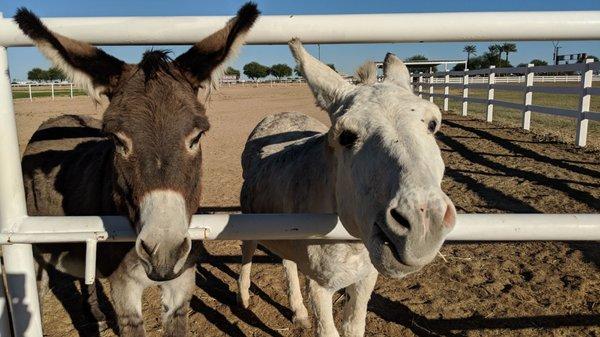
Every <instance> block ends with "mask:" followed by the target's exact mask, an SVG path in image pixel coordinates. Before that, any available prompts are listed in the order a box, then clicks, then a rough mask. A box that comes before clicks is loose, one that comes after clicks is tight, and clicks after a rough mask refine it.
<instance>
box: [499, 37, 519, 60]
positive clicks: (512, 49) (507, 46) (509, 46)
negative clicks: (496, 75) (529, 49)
mask: <svg viewBox="0 0 600 337" xmlns="http://www.w3.org/2000/svg"><path fill="white" fill-rule="evenodd" d="M501 50H502V51H503V52H505V53H506V64H507V65H508V54H509V53H516V52H517V45H516V44H514V43H508V42H505V43H503V44H502V46H501Z"/></svg>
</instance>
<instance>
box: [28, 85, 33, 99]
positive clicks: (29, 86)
mask: <svg viewBox="0 0 600 337" xmlns="http://www.w3.org/2000/svg"><path fill="white" fill-rule="evenodd" d="M27 87H28V88H29V100H30V101H33V96H31V84H29V85H27Z"/></svg>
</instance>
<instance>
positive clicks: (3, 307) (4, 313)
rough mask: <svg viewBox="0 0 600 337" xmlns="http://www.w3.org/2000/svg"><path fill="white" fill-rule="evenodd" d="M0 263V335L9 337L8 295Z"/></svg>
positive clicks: (10, 333) (10, 334)
mask: <svg viewBox="0 0 600 337" xmlns="http://www.w3.org/2000/svg"><path fill="white" fill-rule="evenodd" d="M2 269H3V268H2V265H0V336H2V337H4V336H6V337H10V336H12V331H11V330H10V315H9V311H8V305H9V302H8V297H7V292H6V288H5V287H4V275H3V274H4V272H3V270H2Z"/></svg>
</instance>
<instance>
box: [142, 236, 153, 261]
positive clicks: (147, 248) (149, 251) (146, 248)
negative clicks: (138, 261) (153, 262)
mask: <svg viewBox="0 0 600 337" xmlns="http://www.w3.org/2000/svg"><path fill="white" fill-rule="evenodd" d="M140 244H141V245H142V249H143V250H144V253H146V255H148V257H150V256H152V254H153V253H154V251H153V249H152V247H150V246H149V245H148V244H147V243H146V242H144V240H140Z"/></svg>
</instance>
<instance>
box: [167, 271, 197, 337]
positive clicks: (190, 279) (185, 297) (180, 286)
mask: <svg viewBox="0 0 600 337" xmlns="http://www.w3.org/2000/svg"><path fill="white" fill-rule="evenodd" d="M195 269H196V268H195V266H192V267H191V268H188V269H187V270H186V271H184V272H183V273H182V274H181V275H179V277H177V278H176V279H173V280H171V281H168V282H166V283H163V284H161V286H160V288H161V289H162V292H163V293H162V304H163V329H164V331H165V333H164V336H165V337H184V336H186V335H187V332H188V313H189V311H190V299H191V298H192V293H193V291H194V284H195V283H194V281H195V275H196V274H195V272H194V270H195Z"/></svg>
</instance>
